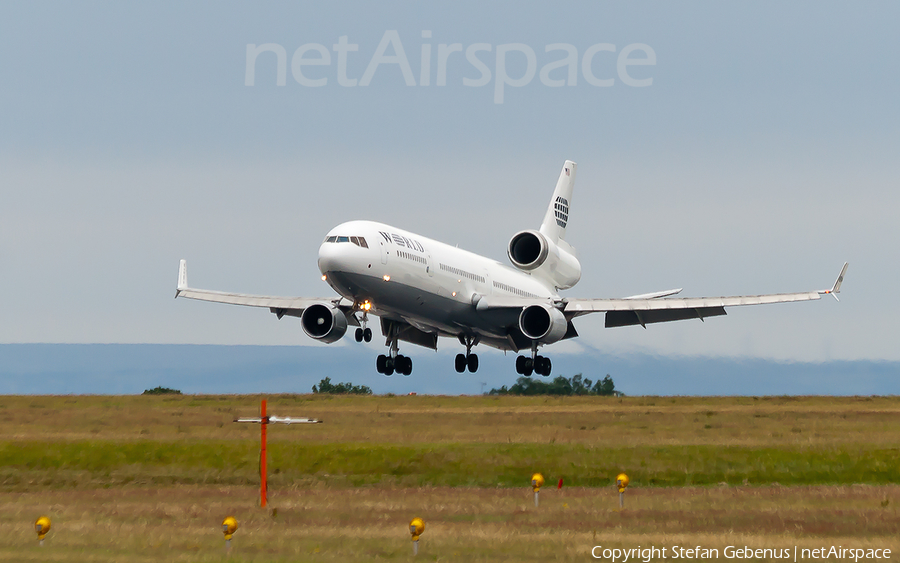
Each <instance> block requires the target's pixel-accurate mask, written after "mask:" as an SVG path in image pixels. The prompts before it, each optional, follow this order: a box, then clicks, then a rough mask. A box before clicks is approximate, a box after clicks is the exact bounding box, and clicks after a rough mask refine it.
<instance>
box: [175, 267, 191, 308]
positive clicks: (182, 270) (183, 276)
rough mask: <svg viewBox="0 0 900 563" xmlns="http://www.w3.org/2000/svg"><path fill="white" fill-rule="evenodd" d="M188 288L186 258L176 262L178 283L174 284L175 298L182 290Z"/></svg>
mask: <svg viewBox="0 0 900 563" xmlns="http://www.w3.org/2000/svg"><path fill="white" fill-rule="evenodd" d="M187 288H188V284H187V260H182V261H181V262H180V263H179V264H178V285H177V286H175V298H176V299H177V298H178V296H179V295H180V294H181V292H182V291H184V290H185V289H187Z"/></svg>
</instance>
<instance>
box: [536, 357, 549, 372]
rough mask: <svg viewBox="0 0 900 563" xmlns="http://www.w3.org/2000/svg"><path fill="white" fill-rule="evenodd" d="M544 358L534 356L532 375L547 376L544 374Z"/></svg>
mask: <svg viewBox="0 0 900 563" xmlns="http://www.w3.org/2000/svg"><path fill="white" fill-rule="evenodd" d="M544 361H545V360H544V356H535V357H534V373H536V374H538V375H547V374H546V373H544V365H545V364H544Z"/></svg>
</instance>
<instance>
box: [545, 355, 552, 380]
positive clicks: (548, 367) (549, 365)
mask: <svg viewBox="0 0 900 563" xmlns="http://www.w3.org/2000/svg"><path fill="white" fill-rule="evenodd" d="M552 369H553V364H552V363H551V362H550V358H544V375H546V376H547V377H549V376H550V371H551V370H552Z"/></svg>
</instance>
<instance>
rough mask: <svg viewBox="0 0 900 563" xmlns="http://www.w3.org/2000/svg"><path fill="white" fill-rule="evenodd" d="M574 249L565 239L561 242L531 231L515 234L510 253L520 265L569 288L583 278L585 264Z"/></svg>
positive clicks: (516, 264)
mask: <svg viewBox="0 0 900 563" xmlns="http://www.w3.org/2000/svg"><path fill="white" fill-rule="evenodd" d="M563 245H564V246H565V248H563ZM572 250H574V249H572V248H571V247H570V246H569V245H568V244H566V242H565V241H560V244H557V243H554V242H553V241H551V240H550V239H548V238H547V237H546V236H544V235H543V234H542V233H541V232H540V231H533V230H528V231H522V232H519V233H516V234H515V235H513V237H512V239H510V241H509V247H508V249H507V254H508V255H509V259H510V261H511V262H512V263H513V266H515V267H516V268H518V269H520V270H524V271H526V272H531V274H532V275H534V276H538V277H542V278H544V279H546V280H548V281H550V282H551V283H553V285H554V287H556V288H557V289H568V288H570V287H572V286H573V285H575V284H576V283H578V280H580V279H581V263H580V262H578V258H576V257H575V254H574V253H573V252H572Z"/></svg>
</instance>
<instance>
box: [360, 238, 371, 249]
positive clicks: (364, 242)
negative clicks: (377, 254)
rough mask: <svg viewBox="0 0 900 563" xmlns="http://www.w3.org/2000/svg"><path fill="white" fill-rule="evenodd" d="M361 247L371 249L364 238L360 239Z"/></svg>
mask: <svg viewBox="0 0 900 563" xmlns="http://www.w3.org/2000/svg"><path fill="white" fill-rule="evenodd" d="M359 245H360V246H361V247H363V248H369V245H368V244H366V239H364V238H363V237H359Z"/></svg>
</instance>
